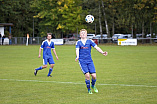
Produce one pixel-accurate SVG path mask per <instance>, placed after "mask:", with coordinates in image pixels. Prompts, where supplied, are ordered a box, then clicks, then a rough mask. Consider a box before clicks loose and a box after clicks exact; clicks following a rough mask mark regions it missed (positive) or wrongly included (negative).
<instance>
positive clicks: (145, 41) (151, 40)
mask: <svg viewBox="0 0 157 104" xmlns="http://www.w3.org/2000/svg"><path fill="white" fill-rule="evenodd" d="M45 39H46V37H34V38H33V37H29V40H28V44H41V43H42V41H43V40H45ZM11 40H12V42H11V44H12V45H23V44H26V41H27V38H26V37H12V39H11ZM77 40H78V39H67V38H66V39H64V44H75V42H76V41H77ZM96 40H97V43H98V44H106V43H111V44H117V42H113V41H112V38H107V39H96ZM0 41H1V40H0ZM0 43H1V42H0ZM137 43H138V44H139V43H142V44H152V43H157V38H137Z"/></svg>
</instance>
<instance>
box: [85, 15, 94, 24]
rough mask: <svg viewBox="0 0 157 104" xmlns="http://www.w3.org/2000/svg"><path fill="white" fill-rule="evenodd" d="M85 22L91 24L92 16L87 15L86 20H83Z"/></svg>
mask: <svg viewBox="0 0 157 104" xmlns="http://www.w3.org/2000/svg"><path fill="white" fill-rule="evenodd" d="M85 20H86V22H87V23H93V21H94V16H92V15H87V16H86V18H85Z"/></svg>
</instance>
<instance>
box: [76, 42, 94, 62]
mask: <svg viewBox="0 0 157 104" xmlns="http://www.w3.org/2000/svg"><path fill="white" fill-rule="evenodd" d="M91 46H93V47H95V46H96V44H95V43H94V41H92V40H90V39H87V41H86V43H85V44H83V43H82V41H81V40H78V41H77V43H76V48H79V61H92V58H91V48H92V47H91Z"/></svg>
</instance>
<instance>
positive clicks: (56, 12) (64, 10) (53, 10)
mask: <svg viewBox="0 0 157 104" xmlns="http://www.w3.org/2000/svg"><path fill="white" fill-rule="evenodd" d="M79 4H80V1H78V0H39V1H38V0H34V1H33V2H32V7H33V8H36V9H37V10H38V14H37V15H36V16H34V17H36V18H41V19H42V21H41V22H40V25H43V26H46V27H49V28H50V30H51V32H55V33H56V34H60V33H62V32H63V33H65V32H66V33H73V32H76V30H77V29H81V28H84V27H85V26H84V25H83V24H82V21H83V20H84V19H83V17H82V16H81V13H82V7H81V6H80V5H79Z"/></svg>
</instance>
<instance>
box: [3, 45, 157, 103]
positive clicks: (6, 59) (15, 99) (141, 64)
mask: <svg viewBox="0 0 157 104" xmlns="http://www.w3.org/2000/svg"><path fill="white" fill-rule="evenodd" d="M39 47H40V46H39V45H33V46H0V104H157V46H111V45H99V47H101V48H102V49H103V50H106V51H108V53H109V54H108V56H106V57H105V56H103V55H101V54H100V53H98V52H97V51H96V50H95V49H92V58H93V61H94V64H95V67H96V71H97V83H96V86H97V88H98V89H99V93H94V94H93V95H89V94H88V93H87V89H86V86H85V83H84V80H85V79H84V75H83V74H82V72H81V70H80V67H79V64H78V62H75V61H74V60H75V46H66V45H63V46H56V47H55V48H56V52H57V54H58V57H59V60H56V59H55V63H56V64H55V67H54V70H53V74H52V75H53V77H51V78H50V77H47V73H48V68H46V69H44V70H41V71H39V72H38V74H37V76H34V74H33V72H34V68H37V67H39V66H41V65H42V58H38V50H39Z"/></svg>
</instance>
